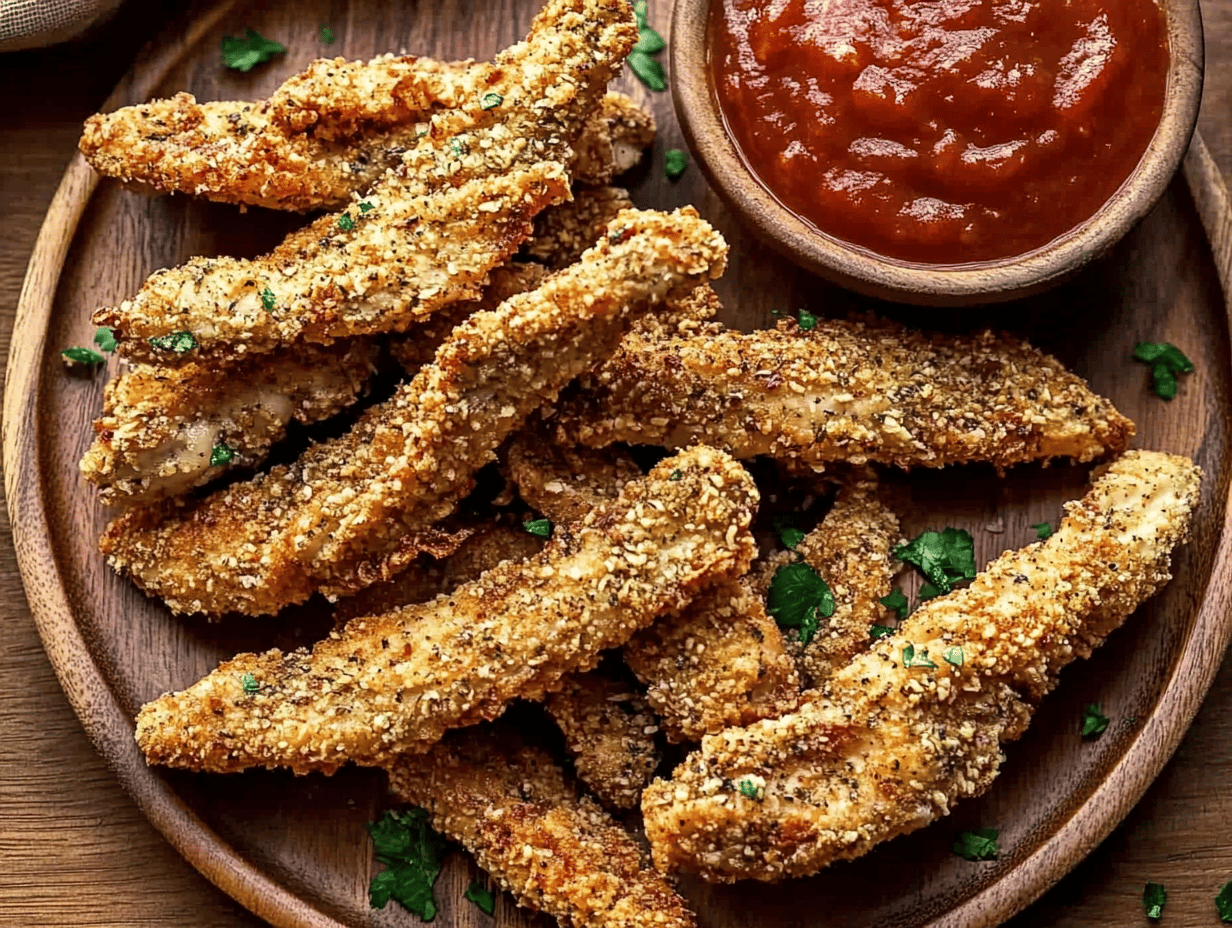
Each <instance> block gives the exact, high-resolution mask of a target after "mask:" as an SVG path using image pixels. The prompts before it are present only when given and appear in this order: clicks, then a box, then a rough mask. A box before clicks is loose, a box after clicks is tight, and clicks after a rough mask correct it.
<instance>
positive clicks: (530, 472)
mask: <svg viewBox="0 0 1232 928" xmlns="http://www.w3.org/2000/svg"><path fill="white" fill-rule="evenodd" d="M503 461H504V465H505V475H506V478H507V479H508V480H509V481H510V482H512V483H514V484H516V485H517V488H518V495H519V496H520V497H521V498H522V500H523V501H524V502H526V503H527V505H529V506H531V507H533V508H535V509H538V510H539V511H540V512H541V513H543V514H544V515H545V516H547V517H548V518H549V519H551V520H552V522H554V523H569V522H579V521H581V520H582V519H584V518H585V517H586V514H587V513H588V512H590V511H591V510H592V509H594V508H595V507H596V506H599V505H602V504H603V503H605V502H607V501H608V500H611V499H614V498H615V497H616V495H617V494H618V493H619V492H620V490H621V488H622V487H623V486H624V485H625V484H626V483H628V482H629V481H630V480H634V479H636V478H637V477H640V476H641V473H642V472H641V470H640V469H639V468H638V466H637V464H636V463H635V462H634V460H633V458H631V457H629V455H627V454H625V453H624V452H623V451H618V450H617V449H615V448H612V449H602V450H596V449H593V448H568V447H565V446H563V445H558V444H555V443H554V442H553V441H552V440H551V438H550V437H548V436H547V435H545V434H544V433H543V429H542V428H541V427H540V426H539V425H538V424H536V425H535V426H533V427H531V428H528V429H524V430H522V431H521V432H518V433H517V434H516V435H514V436H513V437H512V438H511V439H510V440H509V445H508V447H507V448H506V449H505V451H504V454H503Z"/></svg>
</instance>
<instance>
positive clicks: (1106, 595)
mask: <svg viewBox="0 0 1232 928" xmlns="http://www.w3.org/2000/svg"><path fill="white" fill-rule="evenodd" d="M1200 477H1201V474H1200V471H1199V470H1198V468H1197V467H1196V466H1195V465H1194V464H1193V463H1192V462H1191V461H1190V460H1188V459H1187V458H1183V457H1176V456H1171V455H1166V454H1160V453H1157V452H1147V451H1134V452H1129V453H1127V454H1125V455H1124V456H1123V457H1121V458H1119V459H1118V460H1116V461H1115V462H1113V463H1112V464H1111V465H1109V466H1108V467H1107V468H1106V469H1105V470H1104V471H1103V473H1102V474H1101V475H1100V476H1099V477H1098V479H1097V480H1096V481H1095V483H1094V485H1093V486H1092V488H1091V489H1090V491H1089V492H1088V493H1087V495H1086V496H1085V497H1084V498H1083V499H1082V500H1080V501H1078V502H1075V503H1070V504H1068V505H1067V507H1066V516H1065V518H1064V519H1063V520H1062V522H1061V525H1060V528H1059V529H1058V530H1057V531H1056V533H1055V534H1053V535H1052V537H1051V538H1049V539H1048V540H1047V541H1043V542H1040V543H1037V544H1032V545H1029V546H1027V547H1026V548H1023V549H1022V550H1020V551H1010V552H1007V553H1005V554H1003V555H1001V557H999V558H997V559H996V560H995V561H993V562H992V563H991V564H989V565H988V567H987V568H986V569H985V570H984V571H983V572H982V573H981V574H979V575H978V576H977V577H976V579H975V581H974V582H973V583H972V584H971V586H970V587H968V588H966V589H962V590H958V591H955V592H953V593H950V594H949V595H947V596H944V597H941V598H938V599H935V600H930V601H929V602H927V603H926V604H924V605H923V606H921V607H920V608H919V609H917V610H916V612H915V613H913V614H912V616H911V617H910V618H909V619H907V621H906V622H904V623H903V625H902V626H900V627H899V629H898V630H897V632H896V634H895V635H894V636H893V637H891V638H888V639H884V640H883V641H881V642H879V643H878V644H877V645H876V646H875V647H874V648H873V649H872V650H871V651H869V652H866V653H864V654H861V655H858V656H857V657H855V658H854V659H853V660H852V661H851V662H850V663H849V664H847V665H846V666H844V667H843V668H842V669H840V670H839V671H838V672H837V673H835V674H834V675H833V676H832V677H831V678H830V680H829V682H828V684H827V685H826V686H825V688H824V689H823V690H822V692H821V693H820V694H818V695H817V696H816V697H815V698H813V699H811V700H810V701H808V702H806V703H805V704H804V705H802V706H801V707H800V708H799V709H798V710H797V711H795V712H793V713H790V714H788V715H785V716H784V717H782V718H780V719H774V720H770V721H764V722H759V723H757V724H756V725H752V726H749V727H747V728H733V729H729V730H727V731H725V732H722V733H721V734H718V735H713V736H710V737H708V738H706V739H705V740H704V741H703V742H702V746H701V749H700V750H699V751H697V752H696V753H694V754H693V755H692V756H690V757H689V758H688V759H687V760H686V761H685V762H684V763H683V764H682V765H681V766H680V767H679V768H677V770H676V771H675V773H674V774H673V776H672V778H671V779H670V780H667V781H657V782H656V783H654V784H652V785H651V786H650V787H649V789H647V791H646V792H645V794H644V795H643V801H642V809H643V812H644V814H645V822H646V832H647V835H648V837H649V838H650V841H651V845H652V848H653V852H654V857H655V863H656V865H657V866H658V867H659V868H660V869H661V870H664V871H669V870H674V869H687V870H691V871H696V872H699V873H701V874H702V875H703V876H704V877H705V878H706V879H709V880H715V881H719V882H728V881H732V880H736V879H746V878H752V879H759V880H777V879H782V878H784V877H791V876H803V875H806V874H809V873H814V872H816V871H817V870H819V869H821V868H822V867H825V866H827V865H828V864H830V863H832V862H833V861H836V860H847V859H851V858H854V857H858V856H860V855H862V854H864V853H867V852H868V851H869V850H870V849H871V848H872V847H873V846H874V845H876V844H878V843H879V842H881V841H885V840H888V839H889V838H893V837H895V836H896V835H900V834H905V833H907V832H910V831H914V830H915V829H917V828H922V827H923V826H925V825H927V824H928V823H929V822H931V821H933V820H934V819H936V818H938V817H940V816H943V815H946V814H947V813H948V812H949V811H950V809H951V808H952V807H953V805H954V803H955V802H957V801H959V800H961V799H964V798H967V797H970V796H977V795H979V794H981V793H983V792H984V791H985V790H986V789H988V787H989V785H990V784H991V783H992V781H993V778H994V777H995V776H996V774H997V772H998V769H999V767H1000V764H1001V760H1002V755H1001V744H1002V743H1003V742H1005V741H1009V740H1012V739H1015V738H1017V737H1019V736H1020V735H1021V734H1022V732H1023V731H1024V730H1025V728H1026V726H1027V724H1028V722H1029V721H1030V718H1031V714H1032V711H1033V707H1034V705H1035V704H1036V703H1037V702H1038V701H1039V700H1040V698H1041V697H1043V696H1044V695H1045V694H1046V693H1047V692H1048V691H1049V690H1051V689H1052V688H1053V686H1054V685H1055V684H1056V680H1057V675H1058V674H1059V672H1060V671H1061V669H1062V668H1063V667H1064V666H1065V665H1066V664H1068V663H1069V662H1070V661H1072V660H1073V659H1074V658H1076V657H1086V656H1088V655H1089V654H1090V653H1091V651H1092V649H1094V648H1095V647H1096V646H1098V645H1099V644H1100V643H1101V642H1102V641H1103V639H1104V638H1105V636H1107V635H1108V634H1109V633H1110V632H1111V631H1113V630H1114V629H1115V628H1116V627H1117V626H1118V625H1119V624H1120V623H1121V621H1122V620H1123V619H1124V618H1125V617H1126V616H1127V615H1129V613H1131V612H1132V611H1133V610H1134V609H1136V608H1137V607H1138V605H1139V604H1140V603H1141V602H1142V601H1143V600H1144V599H1146V598H1147V597H1148V596H1150V595H1152V594H1153V593H1155V592H1156V591H1157V590H1158V589H1159V588H1160V587H1161V586H1163V584H1164V583H1165V582H1167V580H1168V579H1169V577H1170V573H1169V568H1170V564H1171V554H1172V550H1173V548H1175V547H1176V546H1177V545H1178V544H1180V543H1181V542H1182V541H1183V540H1184V538H1185V536H1186V532H1187V530H1188V525H1189V519H1190V515H1191V513H1192V512H1193V509H1194V507H1195V506H1196V505H1197V502H1198V494H1199V483H1200ZM908 646H910V647H911V649H912V650H911V651H910V652H906V649H907V647H908ZM955 648H957V649H959V652H954V651H952V650H951V649H955ZM958 653H960V654H961V656H957V654H958ZM946 654H949V656H950V659H949V660H946V659H944V655H946ZM921 656H922V657H923V659H924V660H926V661H927V662H928V663H931V664H933V665H934V666H932V667H929V666H926V665H922V664H921V661H920V658H921ZM908 663H912V664H913V665H914V666H906V665H907V664H908ZM741 784H747V786H746V787H745V789H746V790H747V791H749V792H753V793H755V795H756V798H752V797H750V796H748V795H746V794H745V793H744V792H742V790H741V786H740V785H741Z"/></svg>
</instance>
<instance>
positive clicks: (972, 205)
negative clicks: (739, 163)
mask: <svg viewBox="0 0 1232 928" xmlns="http://www.w3.org/2000/svg"><path fill="white" fill-rule="evenodd" d="M715 4H716V5H715V7H714V10H713V12H712V15H711V25H710V29H711V35H710V67H711V76H712V80H713V82H714V88H715V95H716V97H717V99H718V103H719V108H720V110H721V111H722V114H723V118H724V120H725V121H726V124H727V129H728V132H729V133H730V134H731V136H732V138H733V139H734V140H735V142H736V144H737V147H738V148H739V149H740V151H741V153H742V155H743V157H744V159H745V161H746V162H747V163H748V165H749V167H750V168H751V169H752V170H753V172H754V173H755V174H756V175H757V176H758V178H760V180H761V182H762V184H763V185H764V186H765V187H766V188H767V189H768V190H769V191H770V192H771V193H773V194H774V195H775V196H776V197H777V198H778V199H779V201H780V202H782V203H783V205H784V206H786V207H787V208H788V209H790V210H791V211H792V212H794V213H795V214H796V215H798V216H800V217H801V218H803V219H806V220H808V221H809V222H811V223H812V224H813V225H814V226H816V227H817V228H818V229H819V230H821V231H822V232H825V233H826V234H828V235H831V236H833V237H834V238H838V239H842V240H844V241H846V242H850V243H852V244H854V245H858V246H861V247H863V248H866V249H868V250H869V251H872V252H875V253H877V254H880V255H884V256H886V257H889V258H895V259H898V260H901V261H906V262H912V263H923V264H968V263H975V262H987V261H993V260H996V259H998V258H1006V257H1012V256H1015V255H1021V254H1025V253H1026V252H1029V251H1033V250H1035V249H1037V248H1040V247H1041V246H1043V245H1047V244H1048V243H1049V242H1051V241H1052V240H1053V239H1055V238H1057V237H1058V236H1061V235H1064V234H1065V233H1066V232H1068V231H1070V230H1071V229H1073V228H1074V227H1076V226H1078V225H1080V224H1081V223H1082V222H1083V221H1084V220H1086V219H1088V218H1089V217H1091V216H1093V215H1094V214H1095V213H1096V212H1098V211H1099V208H1100V207H1101V206H1102V205H1103V204H1104V203H1105V202H1106V201H1107V200H1108V199H1109V198H1110V197H1111V196H1112V194H1113V193H1115V192H1116V190H1117V188H1118V187H1120V185H1121V183H1122V182H1123V181H1124V180H1125V179H1126V178H1127V177H1128V176H1129V175H1130V173H1131V172H1132V171H1133V169H1134V167H1135V166H1136V165H1137V164H1138V161H1139V159H1140V158H1141V157H1142V154H1143V152H1145V151H1146V147H1147V145H1148V144H1149V142H1150V140H1151V136H1152V135H1153V134H1154V132H1155V127H1156V126H1157V125H1158V124H1159V120H1160V116H1161V114H1162V111H1163V101H1164V90H1165V85H1166V83H1167V71H1168V40H1167V26H1166V21H1165V18H1164V14H1163V11H1162V10H1161V9H1160V7H1159V6H1158V5H1157V4H1156V3H1155V2H1154V0H1038V2H1037V0H715Z"/></svg>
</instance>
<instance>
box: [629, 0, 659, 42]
mask: <svg viewBox="0 0 1232 928" xmlns="http://www.w3.org/2000/svg"><path fill="white" fill-rule="evenodd" d="M649 12H650V11H649V8H648V7H647V6H646V0H635V2H634V4H633V18H634V19H636V20H637V44H636V45H634V46H633V51H635V52H641V53H642V54H644V55H657V54H658V53H659V52H661V51H663V49H665V48H667V43H666V42H664V41H663V36H661V35H659V33H657V32H655V31H654V29H652V28H651V27H650V20H649V18H648V14H649Z"/></svg>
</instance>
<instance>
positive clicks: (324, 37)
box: [321, 23, 338, 45]
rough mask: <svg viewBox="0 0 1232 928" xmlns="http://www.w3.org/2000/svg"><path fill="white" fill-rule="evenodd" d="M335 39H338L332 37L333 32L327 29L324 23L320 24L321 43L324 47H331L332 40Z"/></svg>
mask: <svg viewBox="0 0 1232 928" xmlns="http://www.w3.org/2000/svg"><path fill="white" fill-rule="evenodd" d="M336 38H338V37H337V36H336V35H334V30H333V29H331V28H329V26H327V25H325V24H324V23H322V24H321V41H322V42H324V43H325V44H326V45H333V44H334V40H335V39H336Z"/></svg>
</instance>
